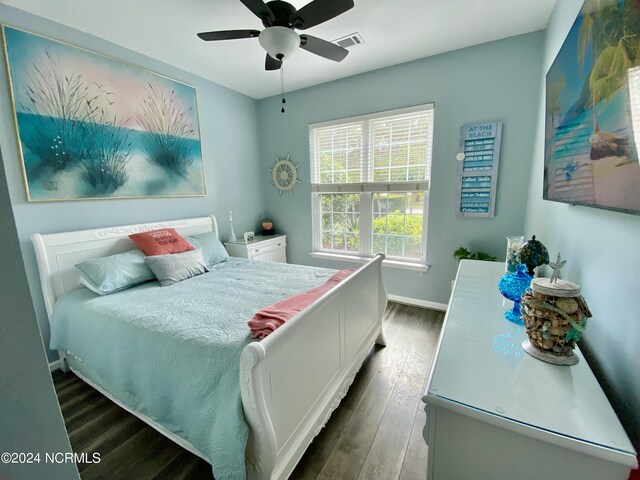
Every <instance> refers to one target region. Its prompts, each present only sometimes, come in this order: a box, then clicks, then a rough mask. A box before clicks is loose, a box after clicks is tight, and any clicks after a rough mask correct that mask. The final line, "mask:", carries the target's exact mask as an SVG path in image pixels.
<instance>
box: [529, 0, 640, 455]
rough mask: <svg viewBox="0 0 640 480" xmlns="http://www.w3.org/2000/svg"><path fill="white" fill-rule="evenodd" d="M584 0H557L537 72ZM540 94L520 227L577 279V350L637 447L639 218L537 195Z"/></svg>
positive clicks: (540, 148) (540, 162) (639, 442)
mask: <svg viewBox="0 0 640 480" xmlns="http://www.w3.org/2000/svg"><path fill="white" fill-rule="evenodd" d="M582 3H583V0H563V1H559V2H558V3H557V4H556V8H555V10H554V12H553V14H552V16H551V19H550V21H549V24H548V27H547V30H546V37H545V44H544V57H543V69H542V76H541V78H540V79H539V82H540V84H541V89H542V92H543V94H544V80H545V75H546V72H547V70H548V69H549V67H550V66H551V64H552V63H553V60H554V59H555V56H556V54H557V53H558V51H559V50H560V47H561V45H562V43H563V42H564V39H565V37H566V35H567V33H568V32H569V29H570V27H571V25H572V24H573V21H574V20H575V18H576V16H577V14H578V12H579V10H580V7H581V6H582ZM544 108H545V101H544V95H542V96H541V98H540V101H539V103H538V112H537V116H538V123H537V134H536V137H535V149H534V156H533V162H532V169H531V185H530V188H529V198H528V202H527V215H526V223H525V231H526V232H527V234H529V235H530V234H533V233H535V234H536V235H537V236H538V237H539V239H540V240H541V241H542V242H543V243H544V244H545V245H546V246H547V247H548V248H549V251H550V252H551V254H552V256H554V255H555V254H556V253H557V252H562V254H563V257H565V258H566V259H567V265H566V267H565V269H564V270H563V272H562V273H563V276H564V278H567V279H570V280H572V281H574V282H577V283H579V284H581V285H582V292H583V295H584V297H585V299H586V300H587V302H588V304H589V307H590V309H591V311H592V313H593V318H592V319H591V320H590V321H589V326H588V328H587V331H586V334H585V336H584V341H583V342H582V343H581V348H582V350H583V352H584V353H585V355H586V356H587V357H588V360H589V363H590V365H591V367H592V368H593V369H594V371H595V372H596V376H597V377H598V379H599V381H600V383H601V384H602V385H603V387H604V388H605V391H606V392H607V393H608V395H609V398H610V400H611V401H612V403H613V404H614V408H615V409H616V412H617V413H618V416H619V417H620V419H621V420H622V422H623V424H624V425H625V428H626V429H627V432H628V433H629V436H630V437H631V439H632V441H633V442H634V445H635V447H636V449H640V355H639V354H638V351H639V345H640V314H639V313H638V312H640V295H639V294H638V286H639V285H640V249H639V248H638V240H639V239H640V216H637V215H629V214H623V213H616V212H610V211H606V210H599V209H595V208H589V207H578V206H571V205H566V204H561V203H554V202H548V201H544V200H542V179H543V161H544V150H543V148H544Z"/></svg>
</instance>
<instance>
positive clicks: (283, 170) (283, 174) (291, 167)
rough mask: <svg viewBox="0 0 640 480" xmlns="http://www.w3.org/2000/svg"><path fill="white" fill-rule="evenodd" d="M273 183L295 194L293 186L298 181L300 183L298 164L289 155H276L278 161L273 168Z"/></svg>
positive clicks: (283, 190) (279, 188)
mask: <svg viewBox="0 0 640 480" xmlns="http://www.w3.org/2000/svg"><path fill="white" fill-rule="evenodd" d="M271 180H272V181H271V185H273V186H274V187H276V188H277V189H278V190H280V195H282V192H289V193H291V195H293V187H295V186H296V183H300V180H298V165H295V164H294V163H293V162H292V161H291V160H289V156H287V158H285V159H280V158H278V157H276V163H275V165H274V166H273V168H272V169H271Z"/></svg>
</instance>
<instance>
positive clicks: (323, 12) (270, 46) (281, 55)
mask: <svg viewBox="0 0 640 480" xmlns="http://www.w3.org/2000/svg"><path fill="white" fill-rule="evenodd" d="M240 1H241V2H242V3H243V4H244V6H245V7H247V8H248V9H249V10H251V11H252V12H253V13H254V14H255V15H256V16H257V17H258V18H260V20H262V24H263V25H264V26H265V29H264V30H262V32H261V31H259V30H223V31H217V32H202V33H198V37H200V38H201V39H202V40H206V41H212V40H235V39H239V38H258V40H259V41H260V45H262V48H264V49H265V50H266V51H267V58H266V60H265V69H266V70H279V69H280V67H282V61H283V60H284V59H286V58H289V57H290V56H291V55H292V54H293V52H295V51H296V50H297V49H298V47H300V48H302V49H303V50H306V51H308V52H311V53H314V54H316V55H319V56H321V57H324V58H328V59H329V60H333V61H335V62H340V61H342V60H344V58H345V57H346V56H347V54H348V53H349V51H348V50H347V49H345V48H342V47H340V46H338V45H336V44H334V43H331V42H328V41H326V40H322V39H321V38H317V37H313V36H311V35H307V34H302V35H298V34H297V33H296V32H295V31H294V30H296V29H297V30H306V29H307V28H311V27H315V26H316V25H319V24H321V23H323V22H326V21H327V20H330V19H332V18H334V17H337V16H338V15H341V14H343V13H344V12H346V11H347V10H349V9H351V8H353V6H354V4H353V0H313V1H312V2H311V3H308V4H307V5H305V6H304V7H302V8H301V9H300V10H296V8H295V7H294V6H293V5H291V4H290V3H287V2H285V1H283V0H272V1H270V2H267V3H264V2H263V1H262V0H240Z"/></svg>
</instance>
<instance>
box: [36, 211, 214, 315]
mask: <svg viewBox="0 0 640 480" xmlns="http://www.w3.org/2000/svg"><path fill="white" fill-rule="evenodd" d="M159 228H175V229H176V230H177V231H178V233H180V234H181V235H195V234H197V233H204V232H213V234H214V235H215V237H216V238H218V223H217V222H216V218H215V217H214V216H213V215H212V216H210V217H199V218H187V219H183V220H171V221H168V222H155V223H141V224H138V225H124V226H117V227H107V228H97V229H94V230H80V231H76V232H64V233H53V234H49V235H40V234H39V233H35V234H33V235H32V236H31V241H32V242H33V246H34V248H35V251H36V258H37V260H38V270H39V272H40V283H41V284H42V293H43V294H44V303H45V306H46V308H47V316H48V317H49V321H51V312H52V311H53V305H54V303H55V301H56V299H57V298H58V297H59V296H60V295H62V294H64V293H67V292H70V291H72V290H75V289H77V288H80V280H79V279H80V274H79V272H78V270H77V269H76V268H74V266H75V265H76V264H78V263H80V262H82V261H84V260H89V259H91V258H99V257H106V256H108V255H114V254H116V253H122V252H126V251H127V250H133V249H134V248H136V246H135V244H134V243H133V241H132V240H131V239H130V238H129V234H131V233H138V232H146V231H148V230H157V229H159Z"/></svg>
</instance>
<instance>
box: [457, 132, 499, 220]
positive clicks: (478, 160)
mask: <svg viewBox="0 0 640 480" xmlns="http://www.w3.org/2000/svg"><path fill="white" fill-rule="evenodd" d="M501 136H502V122H488V123H478V124H473V125H464V126H463V127H462V129H461V134H460V151H459V153H458V155H457V157H456V158H457V160H458V185H457V194H456V215H458V216H462V217H493V215H494V211H495V205H496V185H497V182H498V163H499V160H500V138H501Z"/></svg>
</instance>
